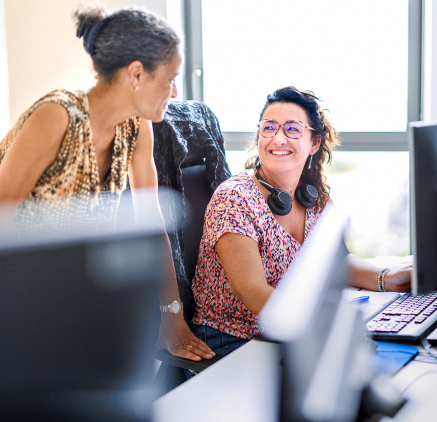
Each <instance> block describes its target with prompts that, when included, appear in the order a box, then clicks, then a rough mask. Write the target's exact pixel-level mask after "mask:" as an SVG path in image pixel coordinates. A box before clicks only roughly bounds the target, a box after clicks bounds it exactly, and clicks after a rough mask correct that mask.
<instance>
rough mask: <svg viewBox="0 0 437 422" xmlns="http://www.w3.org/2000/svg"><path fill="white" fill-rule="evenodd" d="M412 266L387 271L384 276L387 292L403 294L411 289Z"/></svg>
mask: <svg viewBox="0 0 437 422" xmlns="http://www.w3.org/2000/svg"><path fill="white" fill-rule="evenodd" d="M412 269H413V266H412V265H408V266H406V267H402V268H398V269H394V270H390V271H388V272H387V273H386V274H385V276H384V287H385V290H386V291H387V292H405V291H407V290H408V289H410V287H411V271H412Z"/></svg>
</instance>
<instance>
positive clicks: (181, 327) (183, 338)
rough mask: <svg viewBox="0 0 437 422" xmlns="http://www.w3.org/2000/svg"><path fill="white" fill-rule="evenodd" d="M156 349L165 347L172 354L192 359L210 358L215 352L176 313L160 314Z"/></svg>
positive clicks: (180, 315)
mask: <svg viewBox="0 0 437 422" xmlns="http://www.w3.org/2000/svg"><path fill="white" fill-rule="evenodd" d="M156 348H157V350H160V349H167V350H168V351H169V352H170V353H171V354H172V355H174V356H178V357H181V358H185V359H191V360H194V361H200V360H202V359H212V358H213V357H214V356H215V353H214V352H213V351H212V350H211V349H210V348H209V347H208V346H207V345H206V344H205V343H204V342H203V341H202V340H200V339H198V338H197V337H196V336H195V335H194V334H193V333H192V332H191V330H190V329H189V328H188V325H187V323H186V322H185V320H184V319H183V317H182V313H181V314H178V315H174V314H170V313H168V314H167V313H163V314H161V326H160V328H159V336H158V341H157V343H156Z"/></svg>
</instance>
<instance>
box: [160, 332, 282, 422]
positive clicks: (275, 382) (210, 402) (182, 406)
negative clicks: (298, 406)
mask: <svg viewBox="0 0 437 422" xmlns="http://www.w3.org/2000/svg"><path fill="white" fill-rule="evenodd" d="M279 368H280V366H279V352H278V345H277V344H274V343H266V342H262V341H257V340H252V341H250V342H248V343H246V344H245V345H244V346H242V347H240V348H238V349H237V350H235V351H234V352H232V353H231V354H229V355H228V356H226V357H225V358H223V359H221V360H220V361H218V362H217V363H216V364H214V365H212V366H211V367H209V368H208V369H205V370H204V371H202V372H200V373H199V374H197V375H196V376H195V377H193V378H192V379H191V380H189V381H187V382H185V383H184V384H182V385H180V386H179V387H177V388H175V389H174V390H172V391H170V392H169V393H167V394H166V395H164V396H163V397H161V398H160V399H158V400H157V401H156V402H155V404H154V410H153V413H154V421H156V422H169V421H178V422H181V421H189V422H197V421H199V422H205V421H220V422H230V421H239V422H244V421H248V422H249V421H250V422H258V421H259V422H268V421H276V420H278V403H279V401H278V400H279Z"/></svg>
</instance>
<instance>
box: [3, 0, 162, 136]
mask: <svg viewBox="0 0 437 422" xmlns="http://www.w3.org/2000/svg"><path fill="white" fill-rule="evenodd" d="M0 1H1V3H0V6H2V3H3V2H4V11H5V18H6V43H7V44H6V45H7V62H8V73H9V106H10V107H9V109H10V124H11V125H12V124H13V123H15V121H16V120H17V118H18V116H19V115H20V114H21V113H22V112H23V111H25V110H26V109H27V108H28V107H29V106H30V105H31V104H33V102H35V101H36V100H38V99H39V98H40V97H41V96H43V95H44V94H46V93H47V92H49V91H51V90H53V89H57V88H76V89H86V88H87V87H89V86H91V85H92V84H93V83H94V78H93V76H92V74H91V72H90V69H91V60H90V58H89V56H88V55H87V54H86V52H85V50H84V48H83V45H82V40H79V39H78V38H76V34H75V32H76V31H75V28H74V25H73V22H72V20H71V18H70V12H71V10H73V9H74V8H75V7H76V6H77V5H78V4H79V3H80V0H38V1H36V0H0ZM102 2H104V3H105V4H106V5H107V6H108V7H109V8H110V9H115V8H120V7H125V6H131V5H132V4H136V5H138V6H145V7H146V8H148V9H149V10H151V11H153V12H155V13H158V14H161V15H163V16H165V13H166V10H165V4H166V3H165V0H137V1H132V0H104V1H102ZM2 9H3V8H2ZM0 19H1V14H0ZM0 25H1V21H0ZM0 42H1V34H0ZM0 71H1V70H0ZM0 76H1V75H0ZM1 96H2V98H7V94H6V95H5V94H4V92H3V90H2V94H1ZM3 135H4V133H0V136H1V137H3Z"/></svg>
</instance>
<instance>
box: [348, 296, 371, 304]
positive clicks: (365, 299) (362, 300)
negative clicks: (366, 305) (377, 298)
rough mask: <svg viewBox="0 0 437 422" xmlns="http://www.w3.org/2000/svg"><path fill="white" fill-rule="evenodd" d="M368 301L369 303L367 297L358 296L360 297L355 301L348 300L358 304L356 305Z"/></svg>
mask: <svg viewBox="0 0 437 422" xmlns="http://www.w3.org/2000/svg"><path fill="white" fill-rule="evenodd" d="M368 301H369V296H360V297H356V298H355V299H352V300H348V302H358V303H363V302H368Z"/></svg>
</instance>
